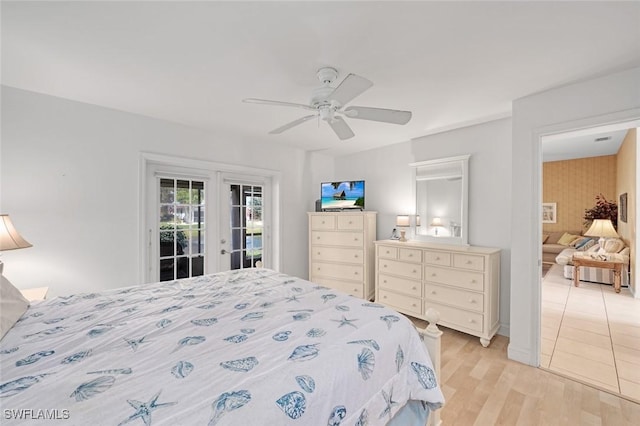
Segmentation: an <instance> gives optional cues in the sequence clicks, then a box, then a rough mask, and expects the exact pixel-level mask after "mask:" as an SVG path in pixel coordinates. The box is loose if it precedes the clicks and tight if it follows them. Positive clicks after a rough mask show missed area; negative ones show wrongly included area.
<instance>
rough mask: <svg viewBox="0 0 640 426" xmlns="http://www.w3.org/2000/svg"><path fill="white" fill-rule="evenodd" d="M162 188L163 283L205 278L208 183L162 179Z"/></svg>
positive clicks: (161, 250)
mask: <svg viewBox="0 0 640 426" xmlns="http://www.w3.org/2000/svg"><path fill="white" fill-rule="evenodd" d="M159 187H160V194H159V195H160V197H159V199H160V205H159V219H160V230H159V238H160V259H159V264H160V281H167V280H174V279H178V278H188V277H191V276H195V275H203V274H204V256H205V232H204V212H205V210H206V205H205V200H204V194H205V183H204V182H203V181H198V180H187V179H168V178H162V179H160V185H159ZM194 274H195V275H194Z"/></svg>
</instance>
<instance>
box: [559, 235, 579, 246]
mask: <svg viewBox="0 0 640 426" xmlns="http://www.w3.org/2000/svg"><path fill="white" fill-rule="evenodd" d="M578 238H580V235H573V234H569V233H568V232H565V233H564V235H563V236H562V237H560V239H559V240H558V244H560V245H561V246H568V245H569V244H571V243H572V242H573V241H575V240H576V239H578Z"/></svg>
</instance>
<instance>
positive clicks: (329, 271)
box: [311, 262, 364, 281]
mask: <svg viewBox="0 0 640 426" xmlns="http://www.w3.org/2000/svg"><path fill="white" fill-rule="evenodd" d="M311 274H312V275H313V276H322V277H331V278H339V279H344V280H353V281H362V280H363V279H364V267H363V266H358V265H341V264H336V263H323V262H314V263H313V265H311Z"/></svg>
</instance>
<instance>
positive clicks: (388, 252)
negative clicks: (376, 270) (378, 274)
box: [378, 246, 398, 259]
mask: <svg viewBox="0 0 640 426" xmlns="http://www.w3.org/2000/svg"><path fill="white" fill-rule="evenodd" d="M378 257H381V258H385V259H397V258H398V249H397V248H396V247H387V246H378Z"/></svg>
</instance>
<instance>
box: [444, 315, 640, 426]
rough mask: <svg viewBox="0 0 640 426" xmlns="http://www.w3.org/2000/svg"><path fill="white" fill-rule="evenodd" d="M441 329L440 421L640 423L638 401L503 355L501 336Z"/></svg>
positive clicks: (481, 425) (484, 425)
mask: <svg viewBox="0 0 640 426" xmlns="http://www.w3.org/2000/svg"><path fill="white" fill-rule="evenodd" d="M441 329H442V331H443V332H444V335H443V336H442V371H441V384H442V389H443V392H444V395H445V398H446V403H445V406H444V408H443V409H442V412H441V415H442V423H443V425H445V426H446V425H457V426H467V425H478V426H489V425H572V426H573V425H611V426H626V425H629V426H631V425H634V426H637V425H638V424H640V404H636V403H634V402H631V401H629V400H626V399H623V398H620V397H618V396H615V395H613V394H610V393H607V392H603V391H600V390H598V389H595V388H592V387H590V386H587V385H584V384H581V383H578V382H575V381H573V380H570V379H567V378H564V377H561V376H559V375H556V374H553V373H551V372H548V371H545V370H542V369H539V368H535V367H530V366H528V365H525V364H521V363H519V362H516V361H511V360H509V359H507V345H508V338H506V337H504V336H496V337H494V338H493V340H492V341H491V345H490V346H489V347H488V348H483V347H482V346H481V345H480V341H479V340H478V338H476V337H473V336H469V335H467V334H464V333H459V332H457V331H454V330H450V329H447V328H444V327H441Z"/></svg>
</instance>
